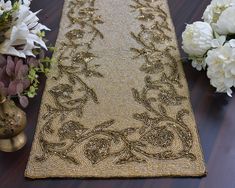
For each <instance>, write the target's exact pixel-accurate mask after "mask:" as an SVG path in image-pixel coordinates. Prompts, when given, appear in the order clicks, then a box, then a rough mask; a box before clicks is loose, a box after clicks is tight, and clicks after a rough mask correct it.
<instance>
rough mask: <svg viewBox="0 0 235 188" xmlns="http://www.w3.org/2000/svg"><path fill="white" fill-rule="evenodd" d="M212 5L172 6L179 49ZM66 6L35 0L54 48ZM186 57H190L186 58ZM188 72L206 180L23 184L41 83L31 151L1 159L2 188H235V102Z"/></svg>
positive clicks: (173, 2) (179, 0) (198, 0)
mask: <svg viewBox="0 0 235 188" xmlns="http://www.w3.org/2000/svg"><path fill="white" fill-rule="evenodd" d="M114 1H118V0H114ZM209 2H210V0H169V5H170V9H171V14H172V18H173V21H174V24H175V27H176V31H177V36H178V40H179V45H180V46H181V33H182V31H183V30H184V28H185V23H192V22H193V21H196V20H199V19H200V18H201V16H202V13H203V11H204V9H205V7H206V6H207V5H208V4H209ZM62 6H63V0H34V1H33V3H32V8H33V10H38V9H43V11H42V12H41V13H40V18H41V19H42V21H43V23H44V24H46V25H47V26H49V27H50V28H51V29H52V31H53V32H50V33H48V38H49V42H50V43H51V44H54V42H55V40H56V37H57V31H58V27H59V21H60V15H61V10H62ZM182 57H185V54H183V53H182ZM184 69H185V73H186V77H187V80H188V84H189V89H190V94H191V101H192V106H193V110H194V112H195V116H196V121H197V124H198V129H199V133H200V138H201V144H202V147H203V151H204V156H205V160H206V164H207V169H208V175H207V177H204V178H153V179H114V180H78V179H68V180H65V179H53V180H52V179H46V180H29V179H26V178H24V175H23V174H24V169H25V166H26V163H27V160H28V157H29V152H30V149H31V144H32V140H33V135H34V131H35V127H36V121H37V115H38V110H39V106H40V100H41V95H42V91H43V87H44V83H45V79H44V78H42V81H41V86H40V92H39V94H38V96H37V97H36V98H35V99H33V100H31V101H30V105H29V107H28V108H27V109H26V112H27V114H28V126H27V130H26V131H27V135H28V143H27V145H26V146H25V147H24V148H23V149H22V150H21V151H18V152H15V153H0V188H46V187H48V188H49V187H55V188H75V187H76V188H92V187H93V188H235V96H234V98H229V97H227V96H226V95H223V94H215V93H214V89H213V88H212V87H211V86H210V84H209V81H208V79H207V78H206V74H205V72H197V71H196V70H194V69H193V68H192V67H191V65H190V63H189V62H185V64H184Z"/></svg>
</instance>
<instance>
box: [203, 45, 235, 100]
mask: <svg viewBox="0 0 235 188" xmlns="http://www.w3.org/2000/svg"><path fill="white" fill-rule="evenodd" d="M233 43H234V42H231V44H233ZM205 62H206V64H207V66H208V69H207V76H208V78H210V83H211V85H212V86H214V87H215V88H216V91H217V92H222V93H227V94H228V95H229V96H230V97H231V96H232V95H231V94H232V90H231V87H233V86H235V48H234V47H232V46H231V45H230V42H228V43H226V44H225V45H224V46H222V47H219V48H216V49H213V50H210V51H209V52H208V53H207V58H206V59H205Z"/></svg>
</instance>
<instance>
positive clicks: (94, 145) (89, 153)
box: [84, 138, 111, 164]
mask: <svg viewBox="0 0 235 188" xmlns="http://www.w3.org/2000/svg"><path fill="white" fill-rule="evenodd" d="M110 146H111V143H110V140H108V139H105V138H93V139H91V140H89V142H88V143H87V144H86V145H85V147H84V154H85V156H86V157H87V158H88V159H89V160H90V161H91V163H92V164H96V163H98V162H100V161H102V160H103V159H105V158H106V157H107V156H109V152H110Z"/></svg>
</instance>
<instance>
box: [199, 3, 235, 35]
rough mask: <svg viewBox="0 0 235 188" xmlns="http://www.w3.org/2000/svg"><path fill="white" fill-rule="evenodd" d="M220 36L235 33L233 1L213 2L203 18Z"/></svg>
mask: <svg viewBox="0 0 235 188" xmlns="http://www.w3.org/2000/svg"><path fill="white" fill-rule="evenodd" d="M202 18H203V19H204V21H205V22H207V23H209V24H211V26H212V27H213V29H214V30H215V31H216V32H217V33H218V34H221V35H227V34H233V33H235V23H234V20H235V0H213V1H212V2H211V4H210V5H208V6H207V8H206V10H205V12H204V14H203V17H202Z"/></svg>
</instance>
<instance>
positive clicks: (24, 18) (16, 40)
mask: <svg viewBox="0 0 235 188" xmlns="http://www.w3.org/2000/svg"><path fill="white" fill-rule="evenodd" d="M29 5H30V1H29V0H23V1H22V3H21V4H20V6H19V10H18V11H16V12H14V13H13V14H12V16H13V23H12V24H13V26H12V28H11V29H9V30H8V31H7V32H6V33H5V37H6V39H5V41H4V42H3V43H2V44H1V45H0V53H1V54H9V55H14V56H18V57H22V58H26V56H34V54H33V52H32V51H33V49H36V48H40V47H42V48H44V49H47V47H46V45H45V43H44V41H43V40H42V39H41V38H40V37H39V36H38V33H40V32H41V31H42V30H49V29H48V28H47V27H46V26H44V25H42V24H40V23H38V21H39V18H38V17H37V13H38V12H35V13H33V12H32V11H30V8H29Z"/></svg>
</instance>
